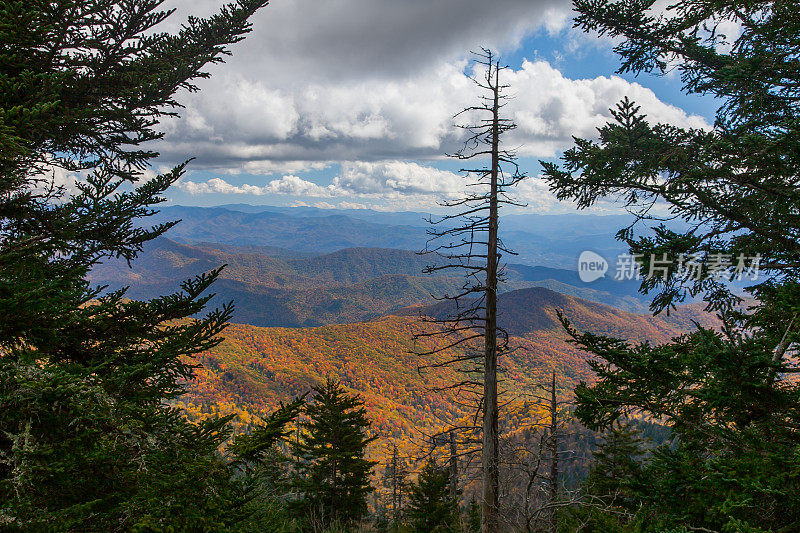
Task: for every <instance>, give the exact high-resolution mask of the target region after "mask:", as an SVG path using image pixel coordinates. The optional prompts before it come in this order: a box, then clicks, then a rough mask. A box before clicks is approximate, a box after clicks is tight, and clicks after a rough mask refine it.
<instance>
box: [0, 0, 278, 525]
mask: <svg viewBox="0 0 800 533" xmlns="http://www.w3.org/2000/svg"><path fill="white" fill-rule="evenodd" d="M160 4H161V2H160V1H158V0H143V1H139V2H123V3H119V2H113V1H111V0H98V1H94V2H83V1H74V0H59V1H53V2H51V1H48V2H45V1H41V0H33V1H24V2H23V1H10V2H4V3H3V4H2V6H0V41H1V42H2V43H3V46H2V48H1V49H0V65H2V68H0V101H2V103H3V105H2V110H0V428H1V429H2V432H1V433H0V516H2V521H3V524H4V526H7V527H10V528H15V529H20V530H35V531H41V530H50V529H52V530H58V531H69V530H74V531H123V530H125V531H128V530H139V531H186V530H207V531H213V530H229V529H230V527H231V526H232V523H233V522H234V521H235V520H236V517H235V515H233V514H232V513H230V512H229V511H228V508H229V506H230V505H231V502H233V501H236V499H237V498H238V492H239V487H238V484H237V483H236V482H234V481H232V480H231V476H230V470H229V468H228V466H227V465H226V464H225V462H224V461H223V460H222V458H221V457H220V456H219V455H218V454H217V453H216V452H217V448H218V446H219V444H220V443H221V442H223V441H224V440H225V439H226V438H227V437H228V436H229V430H228V429H227V426H226V423H227V421H228V420H227V419H220V420H209V421H205V422H203V423H201V424H191V423H189V422H187V421H186V420H185V418H184V417H183V416H182V415H181V413H180V412H178V411H177V410H176V409H173V408H170V407H168V406H167V402H168V401H170V400H172V399H174V398H176V397H177V396H178V395H180V394H181V393H182V392H183V386H182V385H181V383H182V382H183V381H185V380H187V379H189V378H190V377H191V376H192V372H193V368H194V366H195V365H194V363H193V362H192V361H191V358H190V357H191V355H192V354H194V353H196V352H199V351H202V350H207V349H209V348H211V347H213V346H215V345H216V344H217V343H218V342H219V338H218V334H219V333H220V332H221V331H222V329H223V328H224V327H225V323H226V321H227V319H228V318H229V316H230V313H231V309H230V307H228V306H226V307H223V308H222V309H221V310H216V311H212V312H211V313H209V314H208V315H206V316H205V317H204V318H201V319H199V320H193V321H187V320H184V319H185V318H186V317H189V316H193V315H196V314H198V313H200V312H201V311H202V310H203V308H204V306H205V304H206V303H207V301H208V296H201V295H202V294H203V293H204V292H206V290H207V289H208V287H209V286H210V285H211V283H212V282H213V281H214V280H215V279H216V278H217V277H218V275H219V270H218V269H215V270H211V271H210V272H208V273H206V274H203V275H200V276H197V277H194V278H192V279H190V280H188V281H186V282H184V283H183V284H182V285H181V290H180V291H179V292H177V293H175V294H172V295H170V296H166V297H161V298H155V299H152V300H150V301H146V302H135V301H130V300H128V299H126V298H125V292H124V291H122V290H120V291H116V292H113V293H110V294H107V295H105V296H102V297H99V296H98V295H99V294H100V290H99V289H97V288H94V287H92V286H91V285H90V283H89V282H87V281H86V276H87V273H88V272H89V271H90V270H91V269H92V267H93V266H95V265H97V264H98V263H99V262H101V261H103V260H105V259H107V258H111V257H117V258H123V259H125V260H132V259H133V258H135V257H136V255H137V253H138V252H139V251H140V250H141V247H142V245H143V244H144V243H145V242H147V241H149V240H151V239H153V238H155V237H157V236H159V235H161V234H162V233H164V232H165V231H166V230H167V229H169V227H171V225H172V224H170V223H167V224H159V225H156V226H155V227H152V228H147V227H141V225H140V224H138V221H137V219H139V218H141V217H146V216H148V215H150V214H152V213H153V212H154V210H153V206H154V205H156V204H158V203H159V202H161V201H163V198H162V197H161V194H162V193H163V192H164V191H165V190H166V189H167V187H169V185H170V184H172V183H173V182H175V180H177V179H178V178H179V177H180V176H181V174H182V173H183V171H184V168H185V165H179V166H177V167H176V168H174V169H172V170H170V171H168V172H166V173H164V174H161V175H158V176H155V177H154V178H152V179H150V180H149V181H146V182H141V181H140V178H142V177H143V176H144V173H145V170H146V169H147V167H148V165H149V162H150V161H151V159H152V158H153V157H155V155H157V154H155V153H154V152H152V151H150V150H148V149H146V148H145V147H144V146H143V143H146V142H149V141H153V140H156V139H158V138H160V137H161V135H162V134H161V133H160V132H159V131H158V129H157V128H156V125H157V122H158V119H159V118H160V117H163V116H165V115H171V114H173V111H174V109H175V108H176V107H177V105H178V104H177V102H176V101H175V100H174V99H173V95H174V94H175V92H176V91H177V90H178V89H180V88H186V89H193V88H194V86H193V85H192V81H193V80H196V79H198V78H202V77H205V74H204V73H203V71H202V69H203V68H204V67H205V66H206V65H208V64H211V63H216V62H219V61H220V60H221V57H222V56H223V55H224V54H226V53H227V51H226V50H227V47H228V46H229V45H230V44H232V43H234V42H237V41H238V40H240V39H241V38H242V37H243V35H244V34H245V33H247V31H249V23H248V19H249V17H250V16H251V15H252V14H253V13H254V12H255V11H256V10H257V9H259V8H260V7H262V6H264V5H265V4H266V2H265V1H263V0H244V1H241V2H238V3H236V4H231V5H229V6H227V7H224V8H222V10H221V11H220V12H219V13H218V14H217V15H214V16H212V17H210V18H208V19H196V18H192V19H191V20H189V21H188V22H187V24H186V25H185V26H184V27H183V28H182V29H181V30H180V31H179V32H178V33H176V34H173V35H170V34H165V33H163V32H159V31H158V29H157V26H158V25H159V24H160V23H161V22H162V21H163V20H164V19H165V18H166V17H167V16H168V15H169V13H170V12H169V11H163V10H160V9H159V6H160ZM60 174H66V175H67V177H68V179H71V178H75V179H76V184H75V186H74V188H70V187H66V186H64V187H62V186H60V183H59V182H58V180H57V179H56V178H57V176H58V175H60Z"/></svg>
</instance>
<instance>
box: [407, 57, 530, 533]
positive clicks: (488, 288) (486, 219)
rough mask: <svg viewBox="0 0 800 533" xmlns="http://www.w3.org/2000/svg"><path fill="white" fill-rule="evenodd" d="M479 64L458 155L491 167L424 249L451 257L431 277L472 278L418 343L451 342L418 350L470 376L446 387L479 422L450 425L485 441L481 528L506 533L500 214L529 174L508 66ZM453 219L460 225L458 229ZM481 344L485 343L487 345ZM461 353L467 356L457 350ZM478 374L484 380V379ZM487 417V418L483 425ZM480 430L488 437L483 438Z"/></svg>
mask: <svg viewBox="0 0 800 533" xmlns="http://www.w3.org/2000/svg"><path fill="white" fill-rule="evenodd" d="M477 63H478V64H479V65H483V66H485V67H486V71H485V77H481V78H480V79H479V78H473V81H475V83H476V84H477V85H478V86H479V87H480V88H481V89H482V90H484V91H486V92H485V94H484V95H482V96H481V99H480V101H479V103H478V105H475V106H472V107H468V108H466V109H464V110H463V111H462V112H461V113H459V115H461V114H462V113H464V114H466V116H467V118H468V119H471V123H470V124H468V125H462V126H460V127H461V128H463V129H464V130H466V131H467V132H469V134H470V135H469V136H468V137H467V140H466V141H465V143H464V148H462V150H460V151H458V152H456V153H455V154H452V157H455V158H457V159H461V160H481V161H485V162H486V163H483V166H480V168H464V169H461V171H462V172H463V173H464V174H465V175H466V177H467V179H468V180H469V183H467V187H466V192H465V194H464V197H463V198H461V199H459V200H453V201H447V202H443V203H442V205H443V206H445V207H455V208H458V209H459V211H460V212H458V213H456V214H453V215H445V216H443V217H442V218H441V219H440V220H438V221H436V222H434V221H433V220H431V223H433V224H443V225H444V226H451V227H447V228H446V229H442V230H440V231H436V230H433V229H432V230H429V232H428V234H429V235H431V239H430V241H429V243H428V245H429V246H428V247H427V248H426V250H425V251H423V252H422V253H432V254H436V255H437V256H438V258H439V259H443V260H444V264H434V265H430V266H428V267H426V269H425V271H426V272H427V273H433V272H438V271H441V270H445V269H460V270H461V271H462V272H464V273H465V282H464V286H463V287H461V289H459V292H458V293H457V294H455V295H445V296H444V298H443V299H447V300H452V301H454V302H455V305H454V308H453V309H452V310H449V311H445V314H444V316H436V317H428V318H426V320H428V321H430V322H434V323H436V324H437V325H444V326H446V327H444V328H438V327H437V328H436V330H435V331H433V332H428V331H426V332H422V333H419V334H418V335H417V338H420V337H432V336H448V337H449V338H448V342H447V343H445V344H446V345H445V346H444V347H442V348H434V349H433V350H431V351H429V352H417V353H418V355H423V356H424V355H431V354H436V353H442V352H447V353H449V354H450V355H451V356H452V357H451V358H448V359H447V360H445V361H436V362H432V363H431V364H429V365H424V366H422V367H420V369H422V368H440V367H442V366H445V365H456V366H458V367H459V370H461V371H462V372H464V373H465V374H466V376H467V377H466V378H465V379H464V380H463V381H459V382H458V383H454V384H452V385H450V386H449V387H445V388H451V389H457V390H458V391H459V393H458V396H459V400H462V399H463V398H464V397H466V398H467V400H468V401H469V402H470V404H472V405H474V406H475V408H476V412H475V418H474V419H473V421H472V423H471V424H469V425H464V426H460V427H458V428H450V431H452V430H453V429H459V430H460V431H462V432H463V433H465V434H467V435H468V436H469V437H468V442H473V443H475V444H478V443H480V453H481V480H482V490H481V512H482V517H483V518H482V524H481V531H483V532H484V533H497V531H499V529H500V516H499V515H500V507H499V501H498V499H499V489H500V476H499V455H500V453H499V435H498V417H499V398H498V397H499V394H498V371H497V364H498V358H499V356H500V355H501V354H502V353H503V352H504V350H505V349H506V347H507V344H508V335H507V334H506V332H505V331H503V330H502V328H500V327H499V326H498V323H497V287H498V281H499V280H500V279H501V278H502V268H501V266H500V255H501V253H511V254H513V252H511V251H510V250H508V249H507V248H505V247H504V245H503V243H502V240H501V239H500V237H499V234H498V233H499V232H498V229H499V211H500V207H501V205H521V204H519V203H516V202H514V201H513V199H511V198H510V195H509V188H510V187H512V186H514V185H516V184H517V183H519V181H521V180H522V179H524V178H525V176H524V175H523V174H520V172H519V167H518V165H517V163H516V158H515V155H514V153H513V152H511V151H509V150H504V149H503V148H502V146H501V137H502V135H503V134H504V133H506V132H508V131H510V130H513V129H514V128H515V127H516V125H515V124H514V123H513V121H511V120H510V119H507V118H503V117H502V116H501V109H502V107H503V106H504V101H505V100H504V99H505V97H504V96H503V94H502V93H503V90H504V89H505V88H506V87H507V85H501V84H500V71H501V70H503V68H504V67H501V66H500V64H499V61H498V60H497V59H496V57H495V56H494V55H493V54H492V53H491V51H489V50H483V53H482V54H479V56H478V60H477ZM487 160H488V161H487ZM487 163H488V164H487ZM453 222H457V223H456V224H455V226H454V227H452V223H453ZM437 239H449V241H448V242H444V243H442V241H436V243H437V246H435V247H431V246H430V245H431V242H433V241H434V240H437ZM484 251H485V253H484ZM478 343H482V344H483V345H482V346H479V345H477V344H478ZM462 347H463V348H462ZM460 349H463V351H464V353H461V352H458V351H456V350H460ZM478 376H480V379H477V378H478ZM473 401H474V404H473V403H472V402H473ZM464 403H467V402H464ZM479 415H480V416H481V417H482V418H481V421H480V424H479V423H478V416H479ZM478 431H480V433H481V436H480V438H479V439H478V438H477V432H478ZM443 433H444V432H442V433H440V435H443ZM473 435H474V437H472V436H473ZM470 437H471V440H469V439H470ZM473 451H477V450H473Z"/></svg>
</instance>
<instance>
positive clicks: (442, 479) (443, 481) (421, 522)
mask: <svg viewBox="0 0 800 533" xmlns="http://www.w3.org/2000/svg"><path fill="white" fill-rule="evenodd" d="M473 502H474V500H473ZM473 512H474V511H473ZM479 514H480V513H479ZM406 519H407V521H408V523H409V525H410V527H411V531H413V532H414V533H429V532H430V533H444V532H455V531H459V509H458V501H456V500H454V499H453V497H452V495H451V493H450V476H449V474H448V470H447V468H446V467H439V466H437V465H436V463H434V462H433V461H429V462H427V463H426V464H425V466H424V467H423V469H422V471H421V472H420V473H419V478H418V479H417V482H416V483H415V484H413V485H411V489H410V491H409V495H408V507H407V509H406Z"/></svg>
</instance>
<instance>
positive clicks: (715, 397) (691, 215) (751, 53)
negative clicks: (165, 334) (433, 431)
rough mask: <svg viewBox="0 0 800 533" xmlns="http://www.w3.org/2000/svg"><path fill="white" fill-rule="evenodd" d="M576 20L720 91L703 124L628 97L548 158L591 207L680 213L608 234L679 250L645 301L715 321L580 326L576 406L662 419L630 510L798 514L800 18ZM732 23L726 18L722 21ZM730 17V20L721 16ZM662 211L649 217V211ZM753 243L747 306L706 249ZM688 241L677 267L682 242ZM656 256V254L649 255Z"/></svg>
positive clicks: (786, 523) (649, 67)
mask: <svg viewBox="0 0 800 533" xmlns="http://www.w3.org/2000/svg"><path fill="white" fill-rule="evenodd" d="M575 7H576V10H577V11H578V16H577V18H576V24H577V25H578V26H580V27H582V28H583V29H584V30H587V31H598V32H599V33H601V34H608V35H610V36H612V37H614V38H617V39H618V42H619V44H618V45H617V46H616V50H617V52H618V53H619V54H620V55H621V56H622V67H621V69H620V70H621V71H629V72H634V73H639V72H657V73H663V72H666V70H667V69H669V68H676V69H677V70H678V71H679V72H680V73H681V78H682V80H683V82H684V89H685V90H686V91H687V92H689V93H701V94H706V95H710V96H714V97H716V98H718V99H719V101H720V103H721V107H720V108H719V110H718V112H717V116H716V121H715V124H714V128H713V130H703V129H689V130H687V129H683V128H679V127H676V126H673V125H666V124H655V125H651V124H650V123H649V122H648V121H647V119H646V116H645V115H644V113H643V112H642V110H641V109H640V107H638V106H637V105H636V104H634V103H633V102H630V101H629V100H627V99H626V100H624V101H623V102H622V103H621V104H619V105H618V107H617V109H616V110H613V111H612V113H613V119H614V120H613V121H612V122H611V123H609V124H607V125H605V126H604V127H602V128H600V130H599V140H598V141H591V140H585V139H576V144H575V147H573V148H572V149H570V150H569V151H567V152H566V153H565V154H564V158H563V159H564V165H563V168H559V166H558V165H555V164H552V163H543V164H544V167H545V177H546V179H547V180H548V182H549V184H550V187H551V188H552V189H553V190H554V191H555V192H556V193H557V195H558V196H559V197H560V198H563V199H572V200H574V201H576V202H577V203H578V204H579V205H580V206H581V207H588V206H591V205H592V204H594V203H595V202H596V201H598V200H599V199H600V198H603V197H607V196H614V197H620V198H622V199H623V201H624V202H625V204H626V206H627V208H628V209H629V210H631V211H632V212H634V213H636V214H637V215H638V222H639V223H641V222H642V221H645V220H648V219H650V220H652V219H653V217H654V215H655V214H656V213H655V212H654V211H653V209H651V208H652V207H653V206H654V205H664V206H666V207H667V208H668V210H669V217H671V218H679V219H682V220H683V221H684V222H685V223H686V224H687V225H688V227H689V228H690V230H689V231H687V232H686V233H679V232H676V231H674V230H672V229H669V228H667V227H666V226H665V225H658V226H656V227H654V228H650V230H649V231H647V232H645V233H640V232H639V231H638V230H637V225H634V226H631V227H629V228H625V229H623V230H621V231H620V232H619V233H618V237H619V238H621V239H623V240H625V241H626V242H627V243H628V245H629V246H630V249H631V253H632V254H638V255H639V256H640V260H639V261H640V263H641V265H642V269H643V271H644V272H645V273H648V272H649V270H650V267H651V266H653V261H654V260H660V259H661V258H662V257H664V254H666V257H667V258H669V259H672V260H674V264H673V266H672V267H670V268H669V269H668V271H667V272H666V275H665V276H659V275H657V276H652V277H646V278H645V279H644V281H643V283H642V287H641V288H642V291H645V292H652V293H653V294H654V299H653V302H652V306H651V307H652V309H653V310H654V311H655V312H660V311H662V310H665V309H666V310H669V309H670V307H671V306H673V305H674V304H675V303H677V302H680V301H682V300H683V299H684V298H685V297H686V296H687V295H692V296H696V295H702V296H703V298H704V299H705V301H706V302H707V304H708V306H709V308H710V309H713V310H716V311H718V312H719V313H720V317H721V320H722V325H721V327H718V328H715V329H705V328H702V327H698V328H696V330H695V331H694V332H692V333H690V334H687V335H683V336H681V337H678V338H676V339H674V340H673V342H671V343H668V344H663V345H654V344H651V343H649V342H645V343H639V344H635V343H629V342H625V341H622V340H620V339H618V338H615V337H616V336H603V335H594V334H591V333H580V332H578V331H577V330H576V329H574V328H573V327H572V326H571V325H570V324H569V322H568V321H566V320H565V321H564V323H565V325H566V326H567V328H568V331H569V333H570V335H571V336H572V338H573V340H574V342H575V343H576V345H578V346H579V347H581V348H582V349H584V350H586V351H588V352H590V353H591V354H592V355H593V356H594V358H593V360H592V362H591V365H592V368H593V370H594V371H595V372H596V373H597V376H598V382H597V383H596V384H595V385H591V386H589V385H586V384H583V385H581V386H579V387H578V388H577V389H576V396H577V400H578V409H577V411H576V413H577V415H578V416H579V417H580V418H581V420H582V421H583V422H585V423H586V424H588V425H589V426H590V427H592V428H599V427H607V426H609V425H610V424H612V423H613V422H614V421H615V420H617V419H618V418H619V417H620V416H622V415H624V414H627V413H630V412H640V413H644V414H645V415H646V416H648V417H653V418H655V419H658V420H660V421H663V422H665V423H667V424H668V425H669V426H670V427H671V429H672V433H673V436H674V437H675V444H674V446H672V447H670V448H659V449H658V450H656V451H655V452H654V453H653V456H652V458H650V459H648V460H647V461H646V464H645V465H644V467H643V483H644V484H645V485H646V486H647V487H649V488H648V490H643V491H641V494H640V496H639V497H640V498H641V501H642V502H643V504H644V508H643V509H642V511H641V512H640V518H641V517H642V516H646V517H647V518H646V519H645V520H644V521H643V522H642V523H644V524H648V526H647V527H648V528H650V529H651V530H658V531H660V530H669V529H674V530H681V529H682V528H683V529H698V528H705V529H710V530H724V531H764V530H785V531H789V530H795V529H797V528H798V527H799V525H800V513H799V512H798V508H797V505H796V504H795V502H796V501H797V500H798V498H800V483H799V482H798V479H800V478H798V475H797V473H798V470H799V469H800V463H798V460H799V459H800V456H799V455H798V449H799V448H798V447H799V446H800V433H798V429H797V428H798V427H800V389H799V388H798V382H797V380H796V379H794V378H793V377H792V376H794V375H795V374H796V373H797V372H798V371H800V368H798V365H797V359H796V358H793V357H791V350H790V349H789V346H791V344H792V343H793V342H796V341H797V340H800V338H799V336H798V325H800V321H798V311H800V289H799V288H798V287H799V286H798V279H800V264H798V263H797V257H798V253H800V238H798V237H800V218H799V217H798V216H797V213H798V212H800V188H798V176H800V157H798V151H797V146H798V139H800V105H798V102H800V83H799V82H800V66H799V65H800V52H798V51H799V50H800V19H798V17H797V14H796V6H792V5H791V3H790V2H773V1H747V2H734V1H732V0H723V1H710V0H682V1H679V2H677V3H675V4H674V5H673V6H671V7H670V8H669V9H668V11H667V14H666V15H663V16H662V15H659V14H658V12H657V11H654V10H649V7H651V2H640V1H638V0H620V1H608V0H576V2H575ZM734 26H736V27H738V28H740V30H741V31H740V32H732V31H731V28H732V27H734ZM726 28H727V29H726ZM656 218H657V217H656ZM757 255H758V256H760V266H761V270H760V278H759V279H758V280H757V282H755V283H754V285H753V286H752V287H750V288H749V289H748V290H749V292H750V294H751V295H752V296H753V297H754V300H755V302H756V303H755V305H754V306H753V307H752V308H749V309H743V308H742V306H741V305H740V304H741V303H742V300H741V299H740V298H739V297H737V296H736V295H734V294H733V293H732V292H731V290H730V288H729V287H728V286H727V285H726V284H725V281H727V280H729V279H731V278H732V277H733V272H731V271H724V270H723V271H719V270H716V271H715V269H714V268H713V264H714V261H715V259H719V258H729V259H731V260H732V262H733V264H734V265H735V264H736V262H737V258H739V257H740V256H742V257H754V256H757ZM680 258H684V259H687V258H694V259H696V260H697V262H699V263H700V264H701V265H702V267H701V268H700V270H699V271H698V273H699V275H696V276H686V275H685V272H681V270H680V269H679V268H678V261H677V260H678V259H680ZM658 273H659V274H660V272H658Z"/></svg>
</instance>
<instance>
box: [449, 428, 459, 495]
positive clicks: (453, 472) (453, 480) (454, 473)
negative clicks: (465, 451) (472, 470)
mask: <svg viewBox="0 0 800 533" xmlns="http://www.w3.org/2000/svg"><path fill="white" fill-rule="evenodd" d="M450 498H451V499H452V500H453V501H454V502H457V501H458V449H457V448H456V434H455V433H454V432H452V431H451V432H450Z"/></svg>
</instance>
